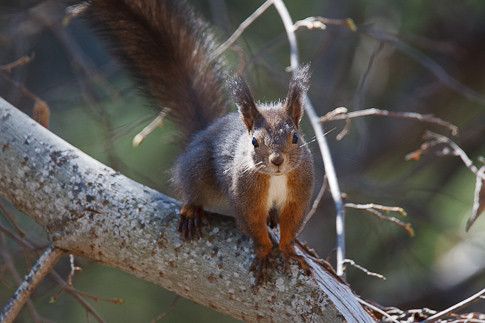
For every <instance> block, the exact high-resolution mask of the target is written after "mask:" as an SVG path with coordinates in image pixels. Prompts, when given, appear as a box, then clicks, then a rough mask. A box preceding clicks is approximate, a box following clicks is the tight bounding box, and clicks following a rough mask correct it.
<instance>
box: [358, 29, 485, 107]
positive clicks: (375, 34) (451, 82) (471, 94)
mask: <svg viewBox="0 0 485 323" xmlns="http://www.w3.org/2000/svg"><path fill="white" fill-rule="evenodd" d="M360 30H363V33H364V34H365V35H368V36H370V37H372V38H374V39H376V40H378V41H380V42H384V43H390V44H393V45H394V46H396V48H397V49H399V50H400V51H402V52H403V53H404V54H406V55H408V56H410V57H412V58H413V59H415V60H416V61H417V62H419V63H420V64H421V65H423V66H424V67H425V68H427V69H428V70H429V71H431V73H433V74H434V75H435V76H436V77H437V78H438V80H439V81H440V83H442V84H444V85H446V86H447V87H448V88H450V89H452V90H454V91H456V92H458V93H459V94H461V95H463V96H464V97H466V98H467V99H469V100H471V101H474V102H477V103H479V104H482V105H483V104H485V95H484V94H482V93H478V92H476V91H474V90H472V89H471V88H469V87H467V86H466V85H464V84H462V83H460V82H458V81H457V80H456V79H455V78H453V77H452V76H450V75H449V74H448V73H447V72H446V71H445V70H444V69H443V67H441V65H439V64H438V63H436V62H435V61H434V60H432V59H431V58H429V57H428V56H426V55H425V54H423V53H422V52H420V51H418V50H417V49H415V48H413V47H411V46H409V45H408V44H406V43H404V42H403V41H401V40H400V39H399V38H398V37H397V36H396V35H393V34H390V33H385V32H383V31H381V30H379V29H376V28H374V27H368V28H361V29H360Z"/></svg>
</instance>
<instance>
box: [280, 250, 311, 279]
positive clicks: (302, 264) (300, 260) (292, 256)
mask: <svg viewBox="0 0 485 323" xmlns="http://www.w3.org/2000/svg"><path fill="white" fill-rule="evenodd" d="M290 260H296V261H297V262H298V264H299V265H300V268H301V269H303V270H304V271H305V274H306V275H310V273H311V268H310V266H309V265H308V263H307V262H306V260H305V257H303V256H300V255H297V254H283V272H284V273H287V272H288V269H289V267H290Z"/></svg>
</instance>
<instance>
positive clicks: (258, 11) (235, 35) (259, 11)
mask: <svg viewBox="0 0 485 323" xmlns="http://www.w3.org/2000/svg"><path fill="white" fill-rule="evenodd" d="M272 4H273V0H267V1H265V2H264V3H263V4H262V5H261V7H259V8H258V9H256V11H254V12H253V13H252V14H251V15H250V16H249V17H248V18H246V20H244V21H243V22H242V23H241V24H240V25H239V27H238V28H237V29H236V31H235V32H234V33H233V34H232V35H231V37H229V38H228V39H227V40H226V41H225V42H224V43H222V44H221V45H220V46H219V47H218V48H217V49H216V50H215V51H214V52H213V53H212V55H211V57H210V58H209V62H211V61H213V60H215V59H216V58H217V57H219V56H220V55H221V54H222V53H223V52H224V51H225V50H226V49H228V48H229V47H230V46H231V45H232V44H234V42H235V41H236V40H237V39H238V38H239V37H240V36H241V35H242V33H243V32H244V31H245V30H246V29H247V28H248V27H249V26H250V25H251V24H252V23H253V22H254V21H255V20H256V19H257V18H258V17H259V16H261V15H262V14H263V12H265V11H266V9H268V8H269V7H270V6H271V5H272Z"/></svg>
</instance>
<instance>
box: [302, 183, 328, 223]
mask: <svg viewBox="0 0 485 323" xmlns="http://www.w3.org/2000/svg"><path fill="white" fill-rule="evenodd" d="M326 190H327V176H324V178H323V183H322V187H321V188H320V191H319V192H318V194H317V197H315V200H314V201H313V204H312V208H311V209H310V211H308V213H307V215H306V216H305V220H304V221H303V225H302V226H301V229H300V232H301V231H303V229H304V228H305V225H306V223H307V222H308V221H309V220H310V219H311V218H312V217H313V215H314V214H315V212H316V211H317V208H318V204H320V200H321V199H322V197H323V194H324V193H325V191H326Z"/></svg>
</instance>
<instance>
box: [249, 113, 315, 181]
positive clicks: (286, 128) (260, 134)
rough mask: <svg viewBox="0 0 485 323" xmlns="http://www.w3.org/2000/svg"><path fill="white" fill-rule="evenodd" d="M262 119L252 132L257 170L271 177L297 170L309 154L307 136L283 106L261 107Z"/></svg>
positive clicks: (253, 152)
mask: <svg viewBox="0 0 485 323" xmlns="http://www.w3.org/2000/svg"><path fill="white" fill-rule="evenodd" d="M258 110H259V111H260V113H261V118H259V120H258V121H257V122H256V123H255V124H254V125H253V129H252V131H250V132H249V133H248V142H247V144H248V146H249V148H248V149H249V150H250V151H251V159H252V161H253V165H254V168H255V169H256V170H257V171H259V172H262V173H266V174H269V175H275V176H278V175H282V174H286V173H288V172H290V171H291V170H293V169H294V168H296V167H297V166H298V165H299V164H300V161H301V158H302V156H303V155H304V154H305V152H304V151H303V150H304V149H306V148H305V146H306V143H305V141H304V140H303V136H302V135H301V133H300V131H299V128H298V127H297V125H296V124H295V123H294V120H293V119H292V118H290V117H289V116H288V114H287V113H286V112H285V110H284V109H283V107H282V106H281V105H269V106H264V107H258Z"/></svg>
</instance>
